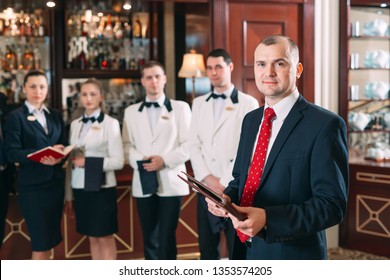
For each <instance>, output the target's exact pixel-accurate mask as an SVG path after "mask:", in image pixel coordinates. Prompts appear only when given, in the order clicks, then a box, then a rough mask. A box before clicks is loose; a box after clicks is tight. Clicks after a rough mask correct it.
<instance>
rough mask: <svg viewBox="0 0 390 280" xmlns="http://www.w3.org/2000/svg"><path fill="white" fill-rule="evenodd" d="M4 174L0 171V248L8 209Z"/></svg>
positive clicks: (6, 185)
mask: <svg viewBox="0 0 390 280" xmlns="http://www.w3.org/2000/svg"><path fill="white" fill-rule="evenodd" d="M5 177H6V173H5V172H4V171H0V248H1V245H2V244H3V239H4V232H5V220H6V218H7V209H8V189H9V188H8V184H7V182H6V179H5Z"/></svg>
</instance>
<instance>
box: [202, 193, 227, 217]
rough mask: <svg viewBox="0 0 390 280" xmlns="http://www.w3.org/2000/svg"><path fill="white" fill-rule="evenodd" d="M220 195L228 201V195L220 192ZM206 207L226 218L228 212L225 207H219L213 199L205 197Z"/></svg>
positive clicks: (212, 212)
mask: <svg viewBox="0 0 390 280" xmlns="http://www.w3.org/2000/svg"><path fill="white" fill-rule="evenodd" d="M222 197H223V198H225V199H226V200H227V201H229V203H230V197H228V196H227V195H226V194H222ZM206 202H207V208H208V210H209V212H210V213H211V214H213V215H214V216H217V217H223V218H228V217H229V216H228V213H227V212H226V210H225V209H223V208H221V207H219V206H218V205H217V204H216V203H215V202H214V201H212V200H211V199H209V198H207V197H206Z"/></svg>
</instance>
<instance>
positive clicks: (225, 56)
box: [206, 49, 232, 64]
mask: <svg viewBox="0 0 390 280" xmlns="http://www.w3.org/2000/svg"><path fill="white" fill-rule="evenodd" d="M220 56H222V57H223V60H224V61H225V62H226V64H229V63H231V62H232V58H231V57H230V54H229V53H228V52H227V51H226V50H224V49H214V50H212V51H211V52H209V54H208V55H207V57H206V59H207V58H209V57H220Z"/></svg>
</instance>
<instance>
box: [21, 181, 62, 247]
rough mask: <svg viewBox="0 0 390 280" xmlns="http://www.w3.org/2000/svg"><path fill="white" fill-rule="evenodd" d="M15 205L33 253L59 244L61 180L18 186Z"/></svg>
mask: <svg viewBox="0 0 390 280" xmlns="http://www.w3.org/2000/svg"><path fill="white" fill-rule="evenodd" d="M19 204H20V209H21V211H22V214H23V217H24V219H25V220H26V224H27V228H28V232H29V234H30V238H31V247H32V250H33V251H47V250H50V249H52V248H54V247H55V246H56V245H57V244H59V243H60V242H61V241H62V234H61V219H62V209H63V205H64V181H63V179H57V180H51V181H50V182H47V183H43V184H39V185H28V186H19Z"/></svg>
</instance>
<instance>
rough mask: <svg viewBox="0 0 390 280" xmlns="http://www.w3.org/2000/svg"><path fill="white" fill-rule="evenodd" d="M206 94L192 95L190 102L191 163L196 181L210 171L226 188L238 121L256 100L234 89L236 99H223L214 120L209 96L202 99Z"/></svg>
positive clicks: (235, 145) (234, 154) (239, 123)
mask: <svg viewBox="0 0 390 280" xmlns="http://www.w3.org/2000/svg"><path fill="white" fill-rule="evenodd" d="M233 92H234V91H233ZM210 94H211V93H210ZM210 94H205V95H203V96H199V97H197V98H195V99H194V101H193V104H192V122H191V129H190V131H191V133H190V134H189V148H190V157H191V165H192V169H193V171H194V174H195V178H196V179H198V180H199V181H203V180H204V178H205V177H206V176H208V175H210V174H212V175H214V176H216V177H218V178H220V183H221V184H222V185H223V186H225V187H226V186H227V185H228V183H229V182H230V181H231V180H232V179H233V176H232V170H233V165H234V160H235V157H236V153H237V149H238V143H239V140H240V133H241V123H242V120H243V118H244V116H245V115H246V114H247V113H248V112H250V111H252V110H254V109H256V108H258V107H259V103H258V101H257V100H256V99H255V98H254V97H252V96H250V95H248V94H245V93H243V92H240V91H237V98H238V102H237V103H233V101H232V99H231V98H227V99H226V100H225V108H224V110H223V112H222V114H221V116H220V118H219V119H218V122H217V123H215V122H214V109H213V99H212V98H211V99H209V100H208V101H206V99H207V98H208V97H209V96H210ZM232 94H233V93H232Z"/></svg>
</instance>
